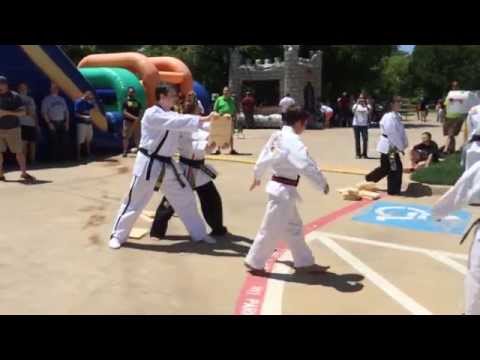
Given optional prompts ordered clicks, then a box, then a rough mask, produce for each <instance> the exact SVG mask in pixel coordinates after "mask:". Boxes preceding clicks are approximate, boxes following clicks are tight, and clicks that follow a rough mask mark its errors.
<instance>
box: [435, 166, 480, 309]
mask: <svg viewBox="0 0 480 360" xmlns="http://www.w3.org/2000/svg"><path fill="white" fill-rule="evenodd" d="M479 195H480V162H477V163H475V164H474V165H473V166H472V167H470V168H469V169H468V170H467V171H465V172H464V173H463V175H462V177H461V178H460V179H459V180H458V181H457V183H456V184H455V186H454V187H453V188H451V189H450V190H449V191H448V192H447V193H446V194H445V195H443V196H442V197H441V199H440V200H439V201H437V203H436V204H435V206H434V207H433V210H432V216H433V217H434V218H435V219H438V220H440V219H442V218H444V217H445V216H447V215H448V214H450V213H452V212H454V211H457V210H459V209H461V208H462V207H463V206H465V205H467V204H469V203H470V202H471V200H472V199H473V198H478V196H479ZM479 220H480V219H479ZM479 220H477V221H475V222H474V223H473V227H475V239H474V240H473V244H472V246H471V248H470V255H469V260H468V273H467V276H466V278H465V314H467V315H480V231H479V229H478V224H479ZM473 227H472V228H470V229H469V231H467V233H466V234H465V236H464V238H463V239H462V241H463V240H465V238H466V236H467V235H468V233H469V232H470V230H472V229H473Z"/></svg>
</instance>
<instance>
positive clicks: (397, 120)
mask: <svg viewBox="0 0 480 360" xmlns="http://www.w3.org/2000/svg"><path fill="white" fill-rule="evenodd" d="M400 107H401V101H400V98H399V97H397V96H395V97H393V98H392V99H391V101H390V102H389V112H387V113H386V114H385V115H384V116H383V118H382V120H381V121H380V133H381V137H380V141H379V142H378V145H377V151H378V152H379V153H380V167H378V168H376V169H375V170H373V171H372V172H371V173H370V174H368V175H367V176H366V177H365V179H366V180H367V181H373V182H379V181H380V180H381V179H383V178H384V177H385V176H387V192H388V194H389V195H399V194H400V191H401V188H402V173H403V166H402V162H401V161H400V155H399V153H402V154H403V153H404V150H405V149H406V148H407V147H408V140H407V135H406V133H405V128H404V127H403V124H402V117H401V115H400V114H399V111H400Z"/></svg>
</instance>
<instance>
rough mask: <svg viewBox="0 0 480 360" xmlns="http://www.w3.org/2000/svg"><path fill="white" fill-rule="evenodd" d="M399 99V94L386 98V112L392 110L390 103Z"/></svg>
mask: <svg viewBox="0 0 480 360" xmlns="http://www.w3.org/2000/svg"><path fill="white" fill-rule="evenodd" d="M400 100H401V98H400V96H398V95H393V96H391V97H390V98H388V102H387V106H386V111H387V112H390V111H392V108H393V107H392V105H393V104H394V103H395V102H397V101H400Z"/></svg>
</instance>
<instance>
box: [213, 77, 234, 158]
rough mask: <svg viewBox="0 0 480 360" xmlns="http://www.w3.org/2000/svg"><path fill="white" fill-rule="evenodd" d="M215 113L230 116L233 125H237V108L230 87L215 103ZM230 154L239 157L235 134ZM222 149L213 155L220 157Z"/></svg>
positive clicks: (224, 89) (231, 139)
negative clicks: (234, 142) (234, 141)
mask: <svg viewBox="0 0 480 360" xmlns="http://www.w3.org/2000/svg"><path fill="white" fill-rule="evenodd" d="M213 111H215V112H217V113H219V114H220V115H225V114H229V115H230V116H231V117H232V120H233V123H234V124H235V115H236V114H237V107H236V106H235V101H234V100H233V98H232V97H231V96H230V89H229V88H228V86H225V87H224V88H223V96H219V97H218V98H217V100H216V101H215V105H214V106H213ZM230 146H231V150H230V154H231V155H238V152H236V151H235V149H234V148H233V132H232V137H231V138H230ZM220 153H221V152H220V148H218V150H217V151H216V152H215V153H213V154H215V155H220Z"/></svg>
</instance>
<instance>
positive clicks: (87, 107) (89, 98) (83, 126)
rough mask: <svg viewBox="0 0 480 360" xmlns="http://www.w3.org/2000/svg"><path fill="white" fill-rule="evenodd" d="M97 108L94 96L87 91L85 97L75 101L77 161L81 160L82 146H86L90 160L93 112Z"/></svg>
mask: <svg viewBox="0 0 480 360" xmlns="http://www.w3.org/2000/svg"><path fill="white" fill-rule="evenodd" d="M94 108H95V102H94V97H93V94H92V92H91V91H90V90H87V91H85V93H84V94H83V96H82V97H81V98H80V99H78V100H77V101H75V118H76V120H77V152H76V155H77V160H80V153H81V150H82V145H83V144H85V150H86V153H87V157H88V158H90V156H91V152H90V144H91V143H92V140H93V125H92V116H91V111H92V110H93V109H94Z"/></svg>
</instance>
